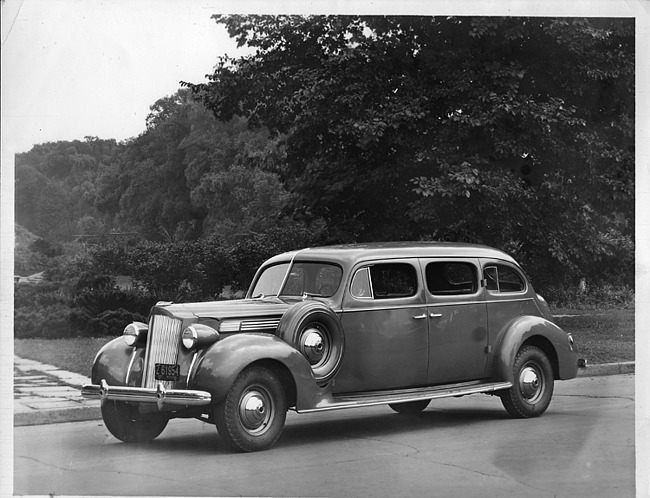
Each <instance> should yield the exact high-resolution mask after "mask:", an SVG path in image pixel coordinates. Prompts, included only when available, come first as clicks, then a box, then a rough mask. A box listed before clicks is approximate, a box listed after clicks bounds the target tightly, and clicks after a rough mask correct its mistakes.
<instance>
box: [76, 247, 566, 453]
mask: <svg viewBox="0 0 650 498" xmlns="http://www.w3.org/2000/svg"><path fill="white" fill-rule="evenodd" d="M577 368H578V357H577V352H576V348H575V346H574V341H573V338H572V337H571V335H570V334H567V333H565V332H564V331H562V330H561V329H560V328H559V327H558V326H557V325H555V324H554V323H553V317H552V316H551V313H550V311H549V307H548V305H547V303H546V302H545V301H544V299H542V298H541V297H540V296H539V295H537V294H536V293H535V291H534V290H533V288H532V286H531V285H530V283H529V282H528V280H527V279H526V277H525V275H524V273H523V272H522V270H521V268H520V267H519V266H518V265H517V263H516V262H515V261H514V260H513V259H512V258H511V257H510V256H508V255H507V254H505V253H503V252H501V251H498V250H495V249H492V248H489V247H485V246H479V245H471V244H450V243H382V244H355V245H341V246H330V247H318V248H309V249H302V250H298V251H294V252H289V253H285V254H281V255H278V256H275V257H273V258H271V259H269V260H268V261H266V262H265V263H264V264H263V265H262V266H261V268H260V269H259V270H258V271H257V273H256V275H255V278H254V280H253V282H252V284H251V286H250V289H249V290H248V293H247V295H246V298H245V299H241V300H233V301H219V302H205V303H187V304H172V303H159V304H157V305H156V306H154V307H153V308H152V310H151V314H150V317H149V323H148V324H145V323H138V322H135V323H132V324H129V325H128V326H127V327H126V328H125V330H124V334H123V337H120V338H117V339H114V340H113V341H111V342H109V343H108V344H106V345H105V346H104V347H103V348H102V349H101V350H100V351H99V353H98V354H97V357H96V359H95V362H94V365H93V369H92V384H91V385H86V386H84V387H83V388H82V393H83V394H84V395H85V396H87V397H99V398H101V410H102V416H103V419H104V422H105V424H106V427H107V428H108V430H109V431H110V432H111V433H112V434H113V435H114V436H115V437H116V438H118V439H120V440H122V441H125V442H138V441H149V440H152V439H154V438H155V437H157V436H158V435H159V434H160V433H161V432H162V431H163V430H164V428H165V426H166V425H167V422H168V421H169V419H171V418H176V417H183V418H188V417H194V418H197V419H199V420H202V421H205V422H208V423H211V424H215V425H216V426H217V430H218V432H219V434H220V436H221V438H222V439H223V440H224V441H225V443H226V444H227V445H228V446H229V447H230V448H232V449H235V450H239V451H256V450H264V449H267V448H269V447H271V446H272V445H273V444H274V443H275V442H276V441H277V439H278V438H279V437H280V434H281V432H282V428H283V426H284V423H285V417H286V413H287V410H288V409H292V410H295V411H296V412H298V413H308V412H316V411H323V410H335V409H341V408H357V407H363V406H371V405H380V404H387V405H389V406H390V407H391V408H392V409H393V410H395V411H396V412H399V413H415V412H419V411H421V410H424V409H425V408H426V407H427V405H428V404H429V402H430V400H432V399H436V398H444V397H452V396H463V395H468V394H475V393H488V394H495V395H498V396H499V397H500V398H501V401H502V403H503V405H504V406H505V408H506V410H507V411H508V413H510V415H512V416H514V417H537V416H539V415H541V414H542V413H544V411H546V409H547V408H548V406H549V403H550V402H551V397H552V395H553V383H554V380H556V379H560V380H565V379H571V378H574V377H575V376H576V374H577Z"/></svg>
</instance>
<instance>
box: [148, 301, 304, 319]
mask: <svg viewBox="0 0 650 498" xmlns="http://www.w3.org/2000/svg"><path fill="white" fill-rule="evenodd" d="M291 304H292V303H289V302H285V301H283V300H281V299H278V298H276V297H269V298H264V299H237V300H232V301H208V302H201V303H183V304H157V305H156V306H154V307H153V308H152V310H151V313H152V314H162V315H170V316H174V317H176V318H181V319H195V318H198V319H213V320H223V319H225V318H254V317H266V316H273V317H280V316H282V315H283V314H284V313H285V311H286V310H287V309H289V306H290V305H291Z"/></svg>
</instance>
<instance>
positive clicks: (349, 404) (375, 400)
mask: <svg viewBox="0 0 650 498" xmlns="http://www.w3.org/2000/svg"><path fill="white" fill-rule="evenodd" d="M511 387H512V383H510V382H468V383H463V384H451V385H449V384H448V385H444V386H433V387H422V388H415V389H399V390H395V391H373V392H365V393H351V394H341V395H338V396H333V397H331V398H327V399H324V400H322V401H321V402H320V403H318V405H317V406H316V407H314V408H307V409H301V410H296V411H297V412H298V413H312V412H323V411H328V410H343V409H345V408H361V407H364V406H377V405H387V404H393V403H406V402H409V401H422V400H425V399H429V400H431V399H438V398H452V397H456V396H467V395H468V394H478V393H488V392H493V391H500V390H502V389H509V388H511Z"/></svg>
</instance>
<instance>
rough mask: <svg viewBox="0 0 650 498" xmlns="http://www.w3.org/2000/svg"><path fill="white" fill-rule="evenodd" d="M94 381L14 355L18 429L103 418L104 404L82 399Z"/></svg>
mask: <svg viewBox="0 0 650 498" xmlns="http://www.w3.org/2000/svg"><path fill="white" fill-rule="evenodd" d="M88 383H90V379H89V378H88V377H85V376H83V375H79V374H76V373H73V372H68V371H66V370H61V369H59V368H57V367H55V366H53V365H48V364H45V363H40V362H38V361H33V360H27V359H24V358H20V357H18V356H14V400H13V401H14V427H19V426H26V425H41V424H54V423H62V422H79V421H82V420H98V419H101V409H100V402H99V401H98V400H88V399H85V398H83V397H82V396H81V386H82V385H84V384H88Z"/></svg>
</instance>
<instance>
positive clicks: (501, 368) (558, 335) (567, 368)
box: [492, 316, 578, 384]
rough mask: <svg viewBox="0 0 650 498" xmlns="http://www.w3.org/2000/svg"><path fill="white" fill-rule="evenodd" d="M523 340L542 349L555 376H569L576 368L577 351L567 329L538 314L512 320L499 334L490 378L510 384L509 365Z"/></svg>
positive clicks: (574, 374)
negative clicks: (565, 330) (499, 337)
mask: <svg viewBox="0 0 650 498" xmlns="http://www.w3.org/2000/svg"><path fill="white" fill-rule="evenodd" d="M524 344H532V345H534V346H537V347H539V348H540V349H542V350H543V351H544V352H545V353H546V355H547V356H548V357H549V360H550V361H551V363H552V365H553V371H554V375H555V378H556V379H572V378H574V377H576V375H577V372H578V355H577V352H576V351H575V350H574V349H573V347H572V346H571V344H570V343H569V339H568V336H567V333H566V332H564V331H563V330H562V329H561V328H560V327H558V326H557V325H555V324H554V323H552V322H550V321H548V320H546V319H544V318H541V317H538V316H522V317H519V318H517V319H516V320H513V321H512V322H511V323H510V324H509V325H508V327H507V328H506V330H505V331H504V332H503V333H502V334H501V339H500V340H499V342H498V346H497V353H496V355H495V358H494V364H493V369H492V378H493V379H495V380H501V381H507V382H511V383H513V384H514V377H513V371H512V365H513V364H514V361H515V357H516V356H517V353H518V352H519V350H520V349H521V347H522V346H523V345H524Z"/></svg>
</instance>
